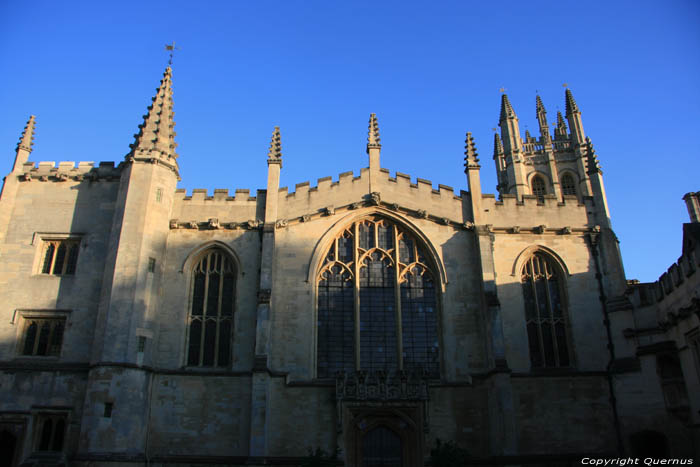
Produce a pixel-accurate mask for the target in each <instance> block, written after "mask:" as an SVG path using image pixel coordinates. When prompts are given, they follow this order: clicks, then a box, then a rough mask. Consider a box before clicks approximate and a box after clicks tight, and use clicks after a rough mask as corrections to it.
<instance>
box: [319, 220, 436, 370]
mask: <svg viewBox="0 0 700 467" xmlns="http://www.w3.org/2000/svg"><path fill="white" fill-rule="evenodd" d="M397 246H398V248H397ZM317 330H318V341H317V375H318V377H319V378H327V377H332V376H334V375H335V373H336V372H337V371H346V372H352V371H355V370H360V369H361V370H366V371H379V370H381V371H388V372H391V371H395V370H400V369H405V370H418V371H426V372H427V373H428V374H429V375H431V376H433V377H437V376H439V374H440V367H439V353H438V332H437V292H436V285H435V279H434V273H433V269H432V268H431V266H430V264H429V261H428V259H427V256H426V254H425V252H424V249H423V247H422V246H421V245H419V244H418V242H417V241H416V239H415V238H414V237H413V236H411V235H410V234H409V233H408V232H406V231H405V230H403V229H401V227H399V226H397V225H396V224H394V223H392V222H390V221H389V220H387V219H385V218H382V217H378V216H376V217H370V218H365V219H362V220H360V221H357V222H355V223H354V224H352V225H351V226H349V227H348V228H346V229H345V230H344V231H343V232H342V233H341V234H340V235H339V236H338V237H336V238H335V239H334V241H333V244H332V245H331V247H330V249H329V251H328V253H327V255H326V257H325V260H324V263H323V265H322V267H321V271H320V272H319V275H318V322H317Z"/></svg>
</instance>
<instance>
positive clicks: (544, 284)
mask: <svg viewBox="0 0 700 467" xmlns="http://www.w3.org/2000/svg"><path fill="white" fill-rule="evenodd" d="M560 276H561V274H560V273H559V272H558V269H557V268H556V267H555V265H554V263H553V261H552V260H551V259H550V258H549V257H547V256H545V255H544V254H542V253H535V254H534V255H533V256H532V257H531V258H530V259H528V261H527V263H525V266H524V267H523V270H522V275H521V280H522V287H523V297H524V300H525V322H526V324H527V335H528V341H529V346H530V362H531V363H532V367H533V368H543V367H566V366H569V365H570V364H571V359H570V356H569V344H568V337H567V324H566V311H565V309H564V306H565V305H564V300H563V298H562V296H563V294H562V289H563V286H564V283H563V278H562V277H560Z"/></svg>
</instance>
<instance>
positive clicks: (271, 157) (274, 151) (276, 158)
mask: <svg viewBox="0 0 700 467" xmlns="http://www.w3.org/2000/svg"><path fill="white" fill-rule="evenodd" d="M267 163H268V165H269V164H280V165H282V135H281V134H280V127H278V126H276V127H275V130H274V131H273V132H272V139H271V140H270V150H269V151H267Z"/></svg>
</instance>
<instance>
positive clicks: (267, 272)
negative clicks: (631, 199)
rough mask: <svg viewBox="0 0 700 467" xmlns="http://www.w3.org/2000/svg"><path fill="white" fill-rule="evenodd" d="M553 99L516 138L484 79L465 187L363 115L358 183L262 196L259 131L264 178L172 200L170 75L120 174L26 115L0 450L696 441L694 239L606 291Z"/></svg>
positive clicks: (613, 276) (291, 453)
mask: <svg viewBox="0 0 700 467" xmlns="http://www.w3.org/2000/svg"><path fill="white" fill-rule="evenodd" d="M566 104H567V106H566V118H567V119H568V124H569V125H568V128H570V131H569V130H568V128H567V125H566V123H565V122H564V119H563V117H562V116H561V115H559V116H558V119H557V120H558V121H557V126H556V128H555V130H554V135H553V136H552V134H551V133H550V131H549V128H548V123H547V119H546V114H545V109H544V106H543V105H542V102H541V101H540V100H539V98H538V99H537V115H538V120H539V122H540V130H541V136H540V137H539V138H537V139H535V138H533V137H531V136H530V135H529V133H528V134H527V135H526V137H525V139H522V138H521V136H520V132H519V129H518V119H517V116H516V114H515V112H514V111H513V109H512V107H511V105H510V103H509V102H508V98H507V97H506V96H505V95H503V97H502V102H501V118H500V126H501V132H500V135H496V137H495V147H494V161H495V164H496V169H497V171H498V180H499V186H498V189H499V194H500V196H499V197H498V198H496V196H494V195H490V194H482V193H481V186H480V180H479V171H480V165H479V161H478V159H477V154H476V150H475V145H474V142H473V140H472V138H471V135H469V134H468V135H467V144H466V151H465V155H466V157H465V172H466V178H467V182H468V185H469V191H467V192H465V191H461V192H459V193H457V192H455V191H454V190H453V189H452V188H450V187H447V186H443V185H439V186H438V189H434V188H433V186H432V184H431V182H429V181H427V180H423V179H420V178H419V179H417V180H412V179H411V178H410V177H409V176H408V175H404V174H402V173H398V172H397V173H395V175H393V176H392V174H391V173H390V172H389V171H388V170H385V169H382V168H380V151H381V143H380V138H379V126H378V123H377V119H376V117H375V116H374V115H372V116H371V118H370V128H369V138H368V144H367V153H368V155H369V167H368V168H363V169H361V170H360V172H359V174H357V175H356V174H353V173H352V172H347V173H343V174H340V176H339V177H338V178H337V179H336V180H333V179H332V178H331V177H327V178H323V179H320V180H318V183H317V186H314V187H311V186H310V185H309V183H308V182H307V183H301V184H298V185H297V186H296V190H295V191H294V192H288V190H287V188H280V187H279V175H280V170H281V169H282V151H281V138H280V133H279V130H278V129H276V130H275V132H274V134H273V138H272V143H271V145H270V150H269V154H268V158H267V166H268V183H267V189H266V190H259V191H258V192H257V193H256V194H255V195H254V196H251V194H250V193H249V191H248V190H236V193H235V196H231V194H230V193H228V190H215V191H214V193H213V195H209V194H207V192H206V190H194V191H193V192H192V193H191V194H189V195H188V194H187V193H185V191H184V190H181V189H177V188H176V184H177V181H178V180H179V175H180V174H179V169H178V164H177V154H176V152H175V143H174V132H173V126H174V122H173V119H172V91H171V70H170V69H169V68H168V69H167V70H166V72H165V74H164V77H163V80H162V81H161V85H160V87H159V88H158V90H157V94H156V96H155V98H154V100H153V105H152V106H151V107H149V112H148V115H146V117H145V120H144V123H143V125H141V127H140V132H139V134H138V135H137V138H136V141H135V143H134V144H133V145H132V149H131V151H130V152H129V154H128V155H127V157H126V159H125V160H124V161H123V162H122V163H120V164H119V165H117V166H115V165H114V164H113V163H100V164H99V166H97V165H95V164H93V163H91V162H81V163H79V164H78V165H77V166H76V165H75V164H74V163H66V162H61V163H60V164H58V166H56V165H55V164H54V163H51V162H40V163H38V165H37V164H35V163H33V162H28V158H29V155H30V152H31V147H32V138H33V131H34V124H35V122H34V117H32V118H31V119H30V121H29V123H28V125H27V127H26V128H25V131H24V133H23V135H22V138H21V139H20V143H19V145H18V147H17V153H16V159H15V163H14V167H13V169H12V172H11V173H10V174H9V175H8V176H7V177H6V178H5V182H4V185H3V191H2V198H1V199H0V255H1V256H0V257H1V260H0V288H1V293H2V297H3V300H2V308H1V309H0V314H1V315H2V319H1V320H0V438H1V439H0V449H2V455H3V457H4V458H5V459H10V460H11V463H12V464H11V465H20V464H22V463H24V464H26V465H35V464H38V463H41V462H59V463H60V462H67V463H68V464H70V465H102V464H103V463H104V464H105V465H107V464H108V465H140V464H142V463H144V462H146V463H150V464H153V465H173V464H177V465H183V464H199V463H209V464H216V463H220V464H227V465H244V464H245V465H256V464H263V463H278V464H288V465H298V464H299V463H300V462H301V460H302V458H303V456H305V455H306V454H307V449H308V448H309V447H312V448H317V447H318V448H321V449H323V450H325V451H326V452H333V451H334V450H335V449H336V448H338V449H340V453H341V454H340V459H341V460H343V461H344V463H345V465H348V466H350V465H379V464H377V463H378V462H384V464H381V465H403V466H417V465H423V462H424V460H425V459H427V458H428V457H429V453H430V449H431V448H432V447H434V446H435V440H436V439H441V440H443V441H454V442H455V443H456V445H458V446H459V447H461V448H463V449H466V450H467V451H468V453H469V455H470V456H472V457H473V458H475V459H482V460H484V461H485V462H486V461H489V462H495V463H501V464H507V463H513V464H515V463H517V464H524V463H527V462H534V463H545V462H548V461H551V460H557V459H558V460H562V459H568V458H575V457H576V456H577V455H579V454H581V455H583V454H592V453H596V454H600V455H602V454H614V453H616V452H620V451H621V450H624V451H625V452H627V453H630V452H637V453H644V452H652V451H649V449H652V450H653V449H656V451H653V452H655V453H658V454H663V455H675V456H686V457H688V456H692V455H693V447H692V446H693V445H695V446H698V445H700V443H698V439H697V426H698V422H700V418H699V416H698V409H700V398H699V397H698V394H700V390H698V389H700V385H699V384H698V372H697V363H698V362H697V361H696V360H694V358H697V357H698V356H699V355H698V354H697V352H698V350H697V349H698V312H697V307H698V303H697V300H698V298H697V297H698V280H699V277H700V276H699V275H698V274H696V273H695V270H696V268H697V266H698V261H699V257H698V254H697V252H698V249H696V248H695V243H693V241H691V240H692V239H693V238H696V236H695V237H694V236H693V235H691V234H690V233H689V234H688V238H689V239H690V240H689V241H688V244H687V245H686V247H684V256H683V257H682V258H681V260H680V262H679V263H678V264H677V265H674V267H672V270H671V271H669V273H668V274H666V275H664V276H662V278H661V280H660V282H659V283H658V284H632V285H628V284H627V282H626V280H625V276H624V272H623V269H622V263H621V258H620V254H619V250H618V246H617V240H616V237H615V235H614V233H613V231H612V230H611V224H610V216H609V213H608V209H607V204H606V197H605V190H604V187H603V179H602V172H601V170H600V168H599V165H598V162H597V157H596V155H595V151H594V149H593V146H592V144H591V142H590V140H589V139H587V138H586V137H585V135H584V132H583V126H582V124H581V113H580V111H579V109H578V106H577V105H576V102H575V101H574V99H573V96H572V95H571V93H570V92H569V91H568V90H567V93H566ZM690 200H691V202H690V203H689V206H691V205H692V206H695V219H692V220H694V221H695V223H694V224H692V223H691V224H687V225H689V226H691V227H688V230H689V232H690V230H692V231H693V232H694V233H697V232H696V227H697V225H698V224H697V213H698V210H697V196H696V195H692V194H691V196H690ZM693 203H695V204H693ZM692 215H693V211H692V210H691V217H692ZM693 307H694V308H693ZM693 339H695V340H694V341H693ZM693 352H696V355H695V356H693ZM693 438H695V442H694V441H693ZM645 449H646V451H645ZM635 450H636V451H635ZM528 459H529V460H528ZM115 463H117V464H115Z"/></svg>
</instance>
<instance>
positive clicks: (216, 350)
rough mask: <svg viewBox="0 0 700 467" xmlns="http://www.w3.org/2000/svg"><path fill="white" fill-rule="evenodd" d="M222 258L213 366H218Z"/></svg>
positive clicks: (222, 282)
mask: <svg viewBox="0 0 700 467" xmlns="http://www.w3.org/2000/svg"><path fill="white" fill-rule="evenodd" d="M223 262H224V258H223V256H222V257H221V266H222V268H221V271H220V272H219V297H218V303H217V305H216V340H215V342H214V366H219V339H220V338H221V336H220V333H219V328H220V326H221V299H222V298H223V296H224V294H223V290H224V272H223V271H224V268H223Z"/></svg>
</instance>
